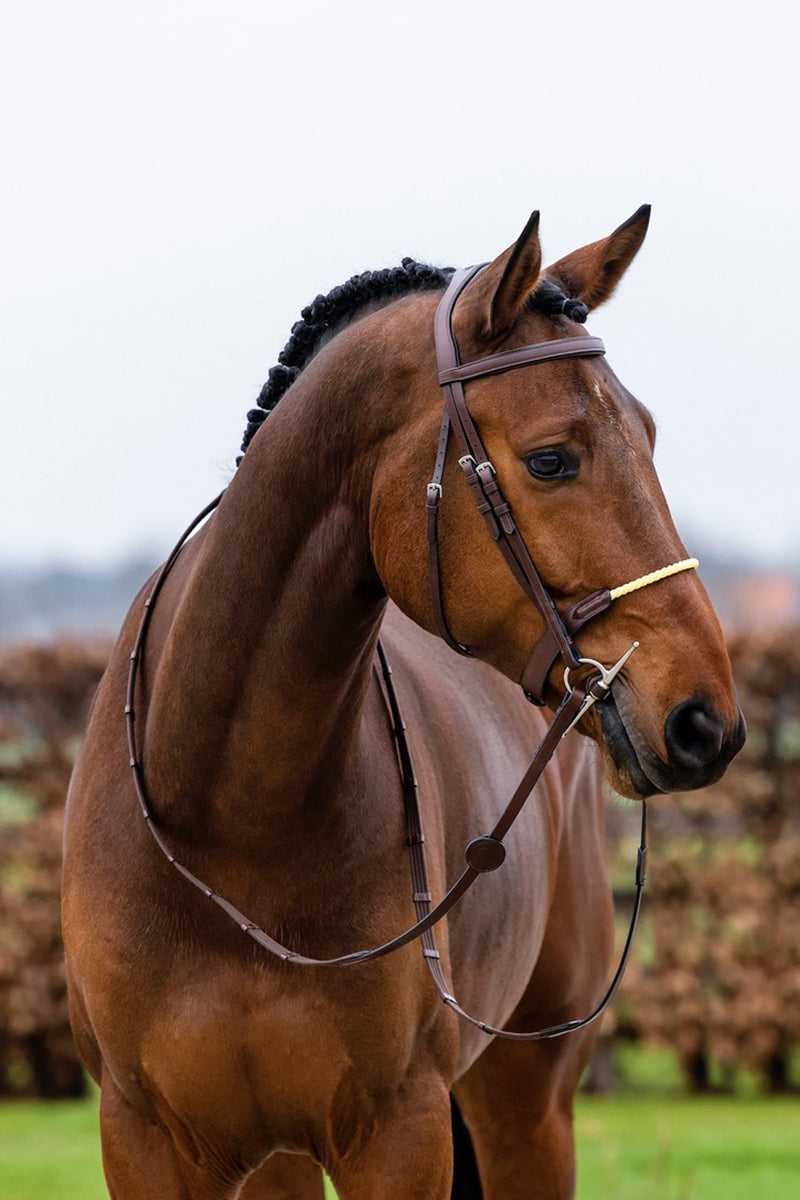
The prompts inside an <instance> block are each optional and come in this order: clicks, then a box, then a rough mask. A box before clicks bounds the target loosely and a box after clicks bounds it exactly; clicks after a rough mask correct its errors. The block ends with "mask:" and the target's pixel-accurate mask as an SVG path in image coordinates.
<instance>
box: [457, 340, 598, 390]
mask: <svg viewBox="0 0 800 1200" xmlns="http://www.w3.org/2000/svg"><path fill="white" fill-rule="evenodd" d="M605 352H606V348H605V345H604V344H603V339H602V338H599V337H590V336H589V334H583V335H582V336H580V337H568V338H560V339H559V340H558V341H549V342H532V343H531V344H530V345H529V346H519V347H518V348H517V349H516V350H504V351H503V352H502V353H500V354H489V355H487V357H486V358H475V359H473V360H472V362H467V363H459V364H458V366H455V367H447V368H445V369H444V370H443V371H440V372H439V383H440V385H441V384H445V383H466V381H467V380H468V379H480V378H481V377H482V376H483V375H499V374H500V373H501V372H502V371H512V370H513V369H514V368H515V367H524V366H527V364H528V363H543V362H552V361H554V360H555V359H558V358H594V357H595V356H596V355H598V354H605Z"/></svg>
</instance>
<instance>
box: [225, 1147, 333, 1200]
mask: <svg viewBox="0 0 800 1200" xmlns="http://www.w3.org/2000/svg"><path fill="white" fill-rule="evenodd" d="M324 1196H325V1185H324V1183H323V1181H322V1169H321V1167H318V1166H317V1164H316V1163H315V1162H314V1161H313V1160H312V1159H310V1158H307V1157H306V1156H305V1155H304V1154H273V1155H272V1157H271V1158H268V1159H267V1161H266V1162H265V1163H264V1164H263V1165H262V1166H260V1167H258V1168H257V1169H256V1170H255V1171H253V1173H252V1175H248V1177H247V1182H246V1183H245V1185H244V1187H243V1188H242V1192H241V1196H240V1198H239V1200H324Z"/></svg>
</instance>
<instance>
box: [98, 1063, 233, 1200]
mask: <svg viewBox="0 0 800 1200" xmlns="http://www.w3.org/2000/svg"><path fill="white" fill-rule="evenodd" d="M100 1137H101V1142H102V1147H103V1170H104V1171H105V1176H106V1184H107V1185H108V1191H109V1195H110V1196H111V1200H153V1197H155V1196H157V1197H158V1200H233V1198H234V1197H235V1196H236V1195H237V1191H238V1187H239V1180H240V1179H241V1173H239V1176H238V1179H237V1177H236V1175H234V1174H232V1175H231V1176H230V1177H227V1178H226V1177H225V1176H224V1175H223V1174H221V1173H219V1172H214V1171H210V1170H208V1169H205V1168H204V1169H198V1168H197V1167H194V1166H193V1165H192V1164H191V1163H189V1162H187V1161H186V1160H185V1159H183V1158H182V1157H181V1156H179V1154H178V1153H177V1151H176V1148H175V1146H174V1144H173V1142H172V1139H171V1138H170V1137H169V1135H168V1134H167V1133H166V1132H165V1131H164V1130H163V1129H162V1128H161V1127H160V1126H159V1125H157V1124H156V1123H155V1122H154V1121H152V1120H149V1119H148V1118H147V1117H146V1116H144V1115H143V1114H142V1113H140V1112H139V1111H138V1110H137V1109H135V1108H133V1107H132V1106H131V1105H130V1104H129V1103H128V1102H127V1100H126V1099H125V1098H124V1097H123V1096H122V1095H121V1094H120V1093H119V1091H118V1090H117V1088H116V1087H115V1086H114V1084H113V1083H110V1082H108V1080H107V1077H104V1079H103V1086H102V1091H101V1094H100Z"/></svg>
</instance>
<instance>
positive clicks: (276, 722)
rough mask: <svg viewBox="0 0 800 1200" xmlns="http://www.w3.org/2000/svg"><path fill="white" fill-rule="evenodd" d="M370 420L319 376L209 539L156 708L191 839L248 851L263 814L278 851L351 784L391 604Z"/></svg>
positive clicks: (182, 606) (255, 451) (165, 782)
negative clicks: (221, 840) (375, 529)
mask: <svg viewBox="0 0 800 1200" xmlns="http://www.w3.org/2000/svg"><path fill="white" fill-rule="evenodd" d="M370 411H371V406H370V405H369V404H368V403H365V402H364V397H363V395H359V391H358V388H357V387H356V386H355V385H354V381H353V379H352V378H347V379H346V381H345V379H344V378H343V379H342V382H341V383H340V384H339V385H338V388H337V382H336V379H334V380H333V381H332V380H331V379H330V377H329V374H328V375H326V373H325V372H324V370H323V369H322V368H321V367H320V368H319V369H317V361H315V362H314V363H312V364H311V366H310V367H308V368H307V371H306V372H304V373H303V375H302V376H301V377H300V379H299V380H298V381H297V383H296V384H295V385H294V387H293V388H292V392H291V394H290V395H289V396H288V397H287V398H286V400H284V401H283V402H282V405H281V406H279V407H278V408H277V409H276V410H275V412H274V413H273V414H272V415H271V416H270V417H269V420H268V421H267V422H266V424H265V426H264V427H263V428H262V430H261V431H260V432H259V434H258V436H257V437H256V438H255V439H254V441H253V442H252V444H251V446H250V448H249V449H248V452H247V455H246V457H245V459H244V461H243V463H242V465H241V467H240V468H239V471H238V472H237V475H236V477H235V478H234V479H233V480H232V482H231V484H230V486H229V488H228V490H227V491H226V493H225V495H224V497H223V500H222V502H221V504H220V506H219V509H218V510H217V512H216V514H215V516H214V517H213V520H212V522H211V524H210V526H209V527H208V528H207V530H206V531H204V535H203V539H202V543H201V545H200V546H199V548H198V550H197V551H196V554H195V556H194V562H193V563H192V565H191V569H190V571H189V577H188V579H187V581H186V584H185V586H184V588H183V592H182V594H181V596H180V597H179V599H178V601H177V603H176V605H175V610H174V616H173V619H172V621H171V624H170V627H169V629H168V631H167V632H166V635H165V637H164V638H163V649H162V652H161V655H160V658H159V662H158V666H157V670H156V674H155V679H154V686H153V692H152V699H151V703H150V708H149V715H148V727H147V771H148V774H149V777H150V779H151V781H152V784H151V786H152V789H153V792H154V795H158V796H160V798H161V806H160V808H161V816H162V818H166V819H169V817H170V815H172V814H173V813H174V815H175V817H176V819H178V820H180V822H181V824H182V825H183V824H184V823H185V822H184V818H185V816H186V815H187V814H186V809H187V808H189V809H191V816H192V828H193V831H195V832H198V831H200V830H201V829H202V826H203V814H205V817H206V820H207V823H208V826H209V833H210V834H211V835H212V836H213V837H215V838H216V837H218V836H219V835H220V832H221V829H222V828H223V827H224V829H225V831H226V834H227V835H228V836H232V837H237V836H238V837H242V836H250V837H252V834H253V828H254V824H255V823H257V822H256V821H255V818H256V816H257V815H258V816H260V815H261V814H264V813H265V812H268V813H269V815H270V823H269V827H270V834H271V837H272V838H273V839H274V838H275V837H276V836H277V833H278V829H279V826H280V822H281V819H282V818H283V817H286V818H287V821H286V831H287V836H288V834H289V832H290V831H291V832H293V833H296V831H297V814H298V810H306V811H310V810H315V809H318V808H319V805H320V804H322V803H323V802H324V803H325V804H326V805H327V804H330V802H331V797H332V796H333V795H335V793H336V790H337V785H340V784H341V781H342V779H343V777H344V775H345V774H346V773H347V772H348V771H352V758H353V755H352V751H353V746H354V742H355V740H356V737H357V733H358V730H359V726H360V718H361V712H362V707H363V703H364V697H365V694H366V690H367V687H368V683H369V676H370V671H371V670H372V663H373V656H374V647H375V642H376V639H377V634H378V629H379V625H380V620H381V616H382V613H383V609H384V605H385V594H384V592H383V589H382V587H381V585H380V581H379V579H378V577H377V574H376V572H375V568H374V565H373V563H372V558H371V554H370V549H369V540H368V510H369V493H370V486H371V475H372V472H373V471H374V459H375V454H376V452H377V447H378V445H379V443H380V431H379V429H378V428H370V426H369V420H370V417H369V414H370ZM373 411H374V408H373ZM365 414H366V415H365ZM354 447H358V449H354ZM187 798H191V799H190V800H189V799H187ZM237 831H238V832H237ZM199 836H201V837H202V833H201V832H200V833H199Z"/></svg>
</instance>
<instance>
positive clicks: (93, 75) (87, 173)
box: [0, 0, 800, 563]
mask: <svg viewBox="0 0 800 1200" xmlns="http://www.w3.org/2000/svg"><path fill="white" fill-rule="evenodd" d="M798 11H799V10H798V8H797V6H796V5H793V6H789V5H788V4H777V3H770V2H766V3H760V4H758V5H752V4H748V5H741V4H736V3H730V2H728V3H725V4H717V3H708V4H704V3H702V2H696V3H693V4H682V3H670V4H668V5H667V4H659V5H647V4H644V3H642V0H636V2H635V3H624V2H612V3H596V2H595V3H584V2H583V0H573V2H571V3H569V4H550V5H548V6H546V7H540V6H537V5H536V4H534V3H526V4H517V3H508V2H503V0H500V2H495V3H492V4H486V3H483V4H480V5H477V4H470V3H466V2H463V0H462V2H461V3H452V2H450V0H448V2H445V3H438V4H437V3H435V2H433V0H428V2H427V3H424V4H423V3H419V2H417V0H412V2H406V3H403V4H391V5H388V4H382V3H378V2H377V0H373V2H372V3H332V2H329V3H321V2H319V0H317V2H313V0H306V2H305V3H302V4H295V5H288V4H283V3H280V4H275V3H267V2H263V3H254V2H252V0H248V2H242V3H228V4H224V5H223V4H212V3H208V2H207V0H194V2H193V3H184V4H178V3H175V2H170V0H167V2H165V0H159V2H158V3H153V2H152V0H142V2H140V3H138V4H136V5H124V6H123V5H121V4H115V3H109V2H108V0H103V2H102V3H101V2H97V3H90V2H87V0H76V2H75V3H73V4H71V5H63V4H57V3H41V2H39V0H28V2H27V3H26V4H24V5H10V4H9V5H6V6H5V11H4V19H3V38H2V45H1V46H0V103H1V104H2V112H3V118H2V121H3V131H2V146H3V153H2V170H3V175H4V183H3V187H2V192H0V230H1V231H2V232H1V233H0V237H1V238H2V242H3V252H2V268H1V270H2V283H0V306H1V310H2V311H1V313H0V319H1V320H2V330H3V335H2V339H0V401H1V402H2V435H1V436H0V480H1V481H2V482H1V483H0V488H2V492H1V493H0V498H1V499H2V505H3V521H2V525H1V526H0V562H18V563H22V562H24V563H38V562H44V561H46V560H48V559H50V558H52V557H55V558H57V559H59V560H61V561H73V560H78V561H82V562H97V563H100V562H107V561H109V560H112V559H119V558H122V557H124V556H125V555H126V554H127V553H129V552H130V551H131V550H135V549H137V548H145V547H146V548H148V549H151V548H152V549H156V550H160V551H162V552H163V551H165V550H166V549H167V548H168V546H169V545H170V544H171V542H172V541H173V540H174V536H175V535H176V534H177V533H178V532H179V531H180V529H181V528H182V527H183V526H184V525H185V524H186V522H187V520H188V519H189V518H190V517H191V516H192V515H193V514H194V512H195V511H196V510H197V509H199V508H200V507H201V506H202V504H203V503H205V501H206V500H207V499H209V498H210V497H211V496H212V495H214V494H215V493H216V491H218V490H219V489H220V487H221V486H222V484H223V482H224V480H225V478H226V477H227V473H228V471H229V469H230V467H231V466H232V464H233V459H234V456H235V454H236V451H237V448H238V444H239V440H240V437H241V431H242V428H243V425H244V416H245V411H246V409H247V408H248V407H249V406H250V404H251V402H252V400H253V398H254V397H255V395H256V393H257V392H258V389H259V387H260V385H261V382H262V380H263V378H264V376H265V373H266V370H267V369H268V368H269V366H271V365H272V363H273V362H274V361H275V356H276V354H277V352H278V350H279V349H280V347H281V346H282V345H283V342H284V341H285V338H286V335H287V334H288V331H289V328H290V326H291V324H292V322H293V321H294V320H295V319H296V316H297V314H298V311H299V309H300V308H301V307H302V305H303V304H305V303H307V302H308V301H309V300H310V299H311V298H312V297H313V296H314V295H316V293H317V292H319V291H325V290H327V289H328V288H330V287H331V286H333V285H334V284H335V283H338V282H341V281H342V280H343V279H345V278H347V277H348V276H349V275H351V274H353V273H354V272H355V271H359V270H363V269H365V268H367V267H379V266H384V265H387V264H391V263H395V262H397V261H398V260H399V258H400V257H402V256H403V255H404V254H412V255H414V256H416V257H419V258H426V259H429V260H432V261H436V262H440V263H449V264H459V265H463V264H466V263H469V262H474V261H478V260H480V259H485V258H489V257H492V256H493V255H495V254H496V253H498V252H499V251H500V250H502V249H503V248H504V247H505V246H506V245H507V244H509V243H510V242H511V241H512V240H513V239H514V238H515V237H516V235H517V234H518V233H519V231H520V229H521V228H522V226H523V225H524V223H525V220H526V219H527V217H528V214H529V213H530V211H531V209H532V208H540V209H541V211H542V235H543V241H544V245H545V250H546V252H547V256H548V257H550V258H556V257H559V256H560V255H561V254H562V253H564V252H566V251H567V250H570V249H573V248H574V247H576V246H578V245H581V244H582V243H584V242H586V241H591V240H593V239H594V238H596V237H599V236H603V235H604V234H606V233H608V232H610V230H611V229H612V228H613V227H614V226H615V225H617V224H618V223H619V222H620V221H621V220H623V219H624V218H625V217H627V216H628V215H629V214H630V213H631V212H633V210H634V209H636V208H637V207H638V205H639V204H640V203H642V202H644V201H649V202H651V203H652V204H653V221H652V224H651V228H650V233H649V235H648V239H647V242H646V243H645V247H644V249H643V251H642V253H641V255H640V259H639V260H638V261H637V262H636V263H635V265H634V267H633V268H632V269H631V272H630V276H629V278H628V279H627V280H626V281H625V283H624V284H623V286H622V288H621V289H620V292H619V294H618V296H617V297H616V298H615V299H614V300H613V301H612V302H611V303H610V304H609V305H608V307H607V308H605V309H601V310H600V311H599V312H598V313H597V314H596V315H595V316H594V317H593V318H592V319H591V320H590V330H591V331H592V332H596V333H600V334H602V336H603V337H604V338H605V339H606V343H607V345H608V349H609V356H610V361H611V363H612V365H613V366H614V368H615V370H616V371H617V373H618V374H619V375H620V377H621V378H622V379H623V380H624V382H625V383H626V384H627V385H628V386H629V387H630V388H631V389H632V390H633V391H635V392H636V394H637V395H639V397H640V398H641V399H642V400H644V401H645V402H646V403H647V404H648V405H649V406H650V407H651V408H652V410H653V411H654V413H655V415H656V418H657V420H658V422H659V426H660V432H659V449H658V463H659V468H660V472H661V476H662V479H663V481H664V485H665V490H666V491H667V495H668V497H669V498H670V500H671V502H672V506H673V509H674V511H675V512H676V515H677V517H678V519H679V523H680V524H681V525H682V526H683V527H684V528H685V529H686V528H687V527H688V528H693V529H696V530H698V531H699V533H700V534H702V535H703V537H704V538H705V539H706V540H712V539H713V540H715V541H717V542H718V543H720V545H721V546H723V547H725V548H726V549H730V548H736V547H737V546H738V547H741V548H743V549H745V550H747V551H756V552H764V553H768V554H770V555H773V556H777V555H779V554H785V553H791V554H792V555H793V556H794V557H796V556H797V555H798V554H800V535H799V533H798V521H797V510H798V499H800V484H798V478H797V443H798V416H797V401H798V387H797V379H798V366H797V355H796V353H795V351H794V341H795V337H794V329H793V325H794V322H793V310H794V307H795V300H794V290H795V282H794V281H795V278H796V276H797V274H798V267H800V253H799V247H798V231H797V219H796V216H795V210H796V206H797V194H798V172H797V151H796V138H797V134H796V129H797V118H798V105H797V83H796V80H797V67H796V52H797V46H798V32H800V29H798V26H799V25H800V17H798ZM432 449H433V448H432Z"/></svg>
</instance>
